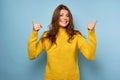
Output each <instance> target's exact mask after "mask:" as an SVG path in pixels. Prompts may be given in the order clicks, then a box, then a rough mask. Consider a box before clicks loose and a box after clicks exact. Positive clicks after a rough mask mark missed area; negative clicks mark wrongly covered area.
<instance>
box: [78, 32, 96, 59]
mask: <svg viewBox="0 0 120 80" xmlns="http://www.w3.org/2000/svg"><path fill="white" fill-rule="evenodd" d="M96 43H97V42H96V35H95V30H93V31H89V30H88V41H86V40H85V38H84V37H83V36H81V35H79V36H78V48H79V50H80V52H81V53H82V54H83V56H84V57H85V58H86V59H88V60H94V58H95V52H96Z"/></svg>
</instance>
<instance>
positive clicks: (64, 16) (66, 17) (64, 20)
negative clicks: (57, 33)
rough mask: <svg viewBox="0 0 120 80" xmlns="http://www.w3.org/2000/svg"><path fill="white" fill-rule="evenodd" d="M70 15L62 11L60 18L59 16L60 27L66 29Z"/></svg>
mask: <svg viewBox="0 0 120 80" xmlns="http://www.w3.org/2000/svg"><path fill="white" fill-rule="evenodd" d="M69 20H70V18H69V13H68V11H67V10H65V9H62V10H61V11H60V16H59V26H60V27H66V26H67V25H68V24H69Z"/></svg>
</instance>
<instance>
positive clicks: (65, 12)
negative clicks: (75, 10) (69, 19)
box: [60, 9, 68, 14]
mask: <svg viewBox="0 0 120 80" xmlns="http://www.w3.org/2000/svg"><path fill="white" fill-rule="evenodd" d="M62 13H64V14H68V10H66V9H61V10H60V14H62Z"/></svg>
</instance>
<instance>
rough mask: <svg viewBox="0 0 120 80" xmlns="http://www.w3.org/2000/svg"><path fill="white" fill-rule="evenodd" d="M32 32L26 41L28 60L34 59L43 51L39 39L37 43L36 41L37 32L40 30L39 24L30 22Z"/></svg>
mask: <svg viewBox="0 0 120 80" xmlns="http://www.w3.org/2000/svg"><path fill="white" fill-rule="evenodd" d="M32 25H33V31H32V34H31V36H30V38H29V40H28V58H29V59H35V58H36V57H37V56H38V55H39V54H40V53H41V52H42V51H43V50H44V45H43V43H42V41H41V39H40V40H39V41H38V42H37V39H38V31H39V30H40V28H41V25H40V24H37V23H34V22H32Z"/></svg>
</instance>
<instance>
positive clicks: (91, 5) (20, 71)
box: [0, 0, 120, 80]
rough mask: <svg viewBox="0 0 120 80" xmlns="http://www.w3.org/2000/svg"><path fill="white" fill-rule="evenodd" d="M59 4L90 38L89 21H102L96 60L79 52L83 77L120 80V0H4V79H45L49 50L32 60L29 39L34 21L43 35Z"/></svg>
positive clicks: (0, 53)
mask: <svg viewBox="0 0 120 80" xmlns="http://www.w3.org/2000/svg"><path fill="white" fill-rule="evenodd" d="M59 4H65V5H66V6H68V7H69V9H70V10H71V12H72V15H73V17H74V24H75V29H78V30H80V31H81V32H82V34H83V35H84V36H85V37H86V38H87V24H88V22H92V21H95V20H98V23H97V25H96V35H97V50H96V57H95V60H94V61H88V60H86V59H85V58H84V57H83V55H82V54H81V53H80V52H78V54H79V55H78V57H79V68H80V75H81V80H120V43H119V41H120V0H99V1H98V0H0V80H43V78H44V72H45V65H46V52H43V53H42V54H41V55H40V56H39V57H38V58H37V59H35V60H33V61H31V60H29V59H28V53H27V41H28V38H29V36H30V34H31V31H32V21H35V22H37V23H40V24H41V25H42V26H43V28H42V29H41V30H40V31H39V38H40V36H41V35H42V33H43V32H44V31H46V30H48V29H49V28H48V25H49V24H50V22H51V18H52V14H53V11H54V9H55V8H56V7H57V6H58V5H59Z"/></svg>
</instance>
